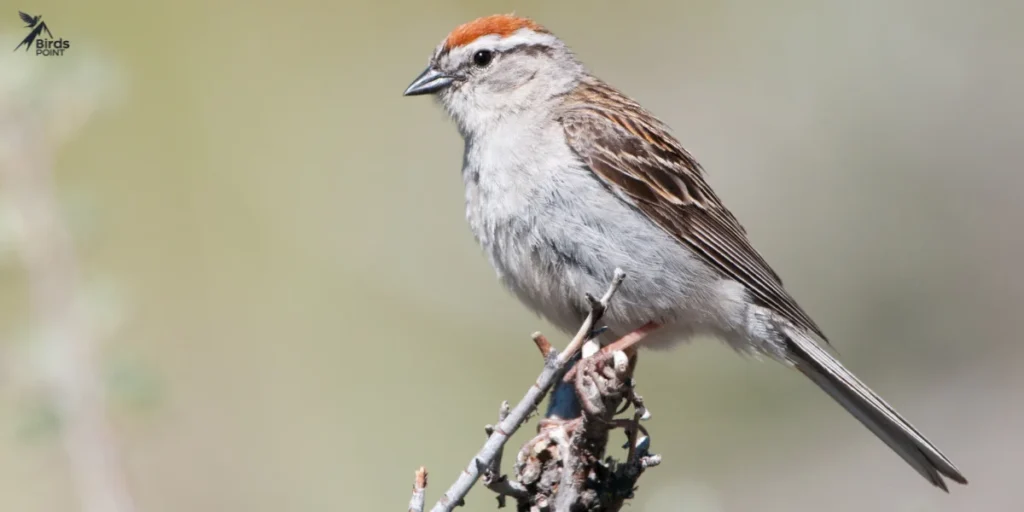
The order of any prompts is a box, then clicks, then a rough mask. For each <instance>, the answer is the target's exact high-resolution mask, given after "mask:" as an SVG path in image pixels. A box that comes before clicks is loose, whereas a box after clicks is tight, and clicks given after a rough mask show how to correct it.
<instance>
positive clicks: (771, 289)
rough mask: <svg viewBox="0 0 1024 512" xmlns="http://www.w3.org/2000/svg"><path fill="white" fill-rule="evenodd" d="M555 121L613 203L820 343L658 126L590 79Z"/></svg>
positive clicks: (696, 167) (689, 160) (691, 163)
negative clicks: (624, 205) (629, 208)
mask: <svg viewBox="0 0 1024 512" xmlns="http://www.w3.org/2000/svg"><path fill="white" fill-rule="evenodd" d="M559 121H560V122H561V123H562V126H563V127H564V129H565V135H566V138H567V140H568V142H569V145H570V147H572V149H573V150H574V151H575V152H576V153H577V154H578V155H579V157H580V158H581V159H582V160H583V161H584V162H585V163H587V165H589V167H590V169H591V170H592V171H593V172H594V174H596V175H597V176H598V178H599V179H600V180H601V181H602V182H603V183H604V184H605V185H606V186H608V187H609V188H610V189H611V190H612V191H613V192H614V193H615V194H616V195H618V196H619V197H620V198H623V199H624V200H626V201H627V202H629V203H630V204H632V205H633V206H635V207H636V208H638V209H639V210H640V211H641V212H643V213H644V214H646V215H647V216H648V217H649V218H650V219H651V220H652V221H654V222H655V223H656V224H658V225H659V226H660V227H662V228H663V229H665V230H666V231H668V232H669V233H671V234H672V235H673V236H675V237H676V238H677V239H678V240H679V241H680V242H681V243H683V244H684V245H686V246H687V247H688V248H690V249H691V250H693V252H694V253H696V254H697V255H698V256H699V257H700V258H701V259H702V260H703V261H704V262H706V263H707V264H708V265H710V266H711V267H713V268H715V269H717V270H718V271H719V272H721V273H722V275H723V276H727V277H728V278H729V279H733V280H735V281H738V282H740V283H742V284H743V285H744V286H745V287H746V288H747V290H749V293H750V294H751V295H752V297H753V299H754V300H755V301H756V302H757V303H759V304H761V305H763V306H766V307H769V308H771V309H773V310H774V311H776V312H778V313H779V314H781V315H782V316H783V317H784V318H786V319H787V320H789V321H790V322H792V323H793V324H794V325H795V326H797V327H800V328H803V329H806V330H809V331H811V332H813V333H815V334H817V335H818V336H820V337H821V338H822V340H825V336H824V334H822V332H821V329H820V328H818V326H817V325H816V324H815V323H814V321H813V320H811V318H810V317H809V316H808V315H807V313H805V312H804V310H803V309H801V308H800V306H799V305H798V304H797V303H796V301H794V300H793V298H792V297H790V296H789V294H788V293H787V292H786V290H785V289H784V288H783V287H782V280H781V279H779V276H778V275H777V274H776V273H775V272H774V271H773V270H772V269H771V267H770V266H769V265H768V263H767V262H765V260H764V258H762V257H761V255H760V254H759V253H758V252H757V251H756V250H755V249H754V248H753V246H751V245H750V241H749V240H748V239H747V234H746V231H745V230H744V229H743V226H741V225H740V223H739V222H738V221H737V220H736V218H735V217H733V215H732V213H730V212H729V210H727V209H726V208H725V206H723V205H722V202H721V201H720V200H719V199H718V196H716V195H715V193H714V191H712V190H711V188H710V187H709V186H708V184H707V182H706V181H705V180H704V177H703V174H702V173H703V171H702V170H701V168H700V164H698V163H697V161H696V160H694V159H693V157H692V156H690V154H689V153H687V152H686V150H685V149H683V147H682V146H681V145H680V144H679V142H678V141H676V140H675V138H673V137H672V136H671V135H670V134H669V133H668V129H667V127H665V126H664V125H663V124H662V123H661V122H659V121H658V120H657V119H656V118H654V117H653V116H651V115H650V114H649V113H647V112H646V111H645V110H643V108H642V107H640V105H638V104H637V103H635V102H633V101H632V100H630V99H628V98H626V97H625V96H623V95H622V94H621V93H619V92H618V91H615V90H614V89H612V88H611V87H609V86H607V85H605V84H603V83H601V82H598V81H597V80H593V79H592V80H590V81H588V82H586V83H584V84H582V85H581V86H580V88H579V90H578V91H577V92H576V93H575V94H574V95H573V96H572V97H570V98H567V103H566V108H565V111H564V112H562V113H561V114H560V115H559ZM826 341H827V340H826Z"/></svg>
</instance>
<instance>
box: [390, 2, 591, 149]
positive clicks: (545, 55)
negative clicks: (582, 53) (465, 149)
mask: <svg viewBox="0 0 1024 512" xmlns="http://www.w3.org/2000/svg"><path fill="white" fill-rule="evenodd" d="M582 75H583V67H582V66H581V65H580V63H579V62H578V61H577V60H576V58H575V57H574V56H573V54H572V52H571V51H570V50H569V49H568V48H567V47H566V45H565V44H564V43H562V41H561V40H559V39H558V38H556V37H555V36H554V35H552V34H551V33H550V32H548V31H547V30H546V29H544V28H543V27H541V26H540V25H538V24H537V23H536V22H534V21H532V20H530V19H527V18H520V17H516V16H512V15H494V16H487V17H484V18H480V19H477V20H474V21H471V22H469V23H466V24H463V25H460V26H459V27H456V28H455V30H453V31H452V32H451V33H450V34H448V36H447V37H445V39H444V40H443V41H441V44H440V45H438V46H437V49H436V50H434V53H433V55H432V56H431V57H430V63H429V65H428V66H427V69H426V70H425V71H423V73H422V74H420V76H418V77H417V78H416V79H415V80H414V81H413V82H412V84H410V85H409V87H408V88H407V89H406V90H405V95H406V96H413V95H421V94H433V95H435V96H436V97H437V98H438V99H439V100H440V102H441V104H442V105H444V107H445V109H446V110H447V111H448V113H449V114H450V115H451V116H452V118H453V119H455V121H456V122H457V123H458V124H459V127H460V129H461V130H462V132H463V134H464V135H472V134H474V133H475V132H477V131H479V130H483V129H486V128H487V127H489V126H493V125H495V124H497V123H501V122H502V121H503V120H507V119H510V118H514V117H516V116H517V115H520V114H524V113H525V114H530V113H534V112H539V111H541V110H542V109H543V107H544V105H545V103H546V102H550V101H551V100H552V99H554V98H557V97H558V96H561V95H563V94H565V93H567V92H569V91H570V90H571V89H572V88H573V87H574V86H575V85H576V84H577V82H578V81H579V79H580V77H581V76H582Z"/></svg>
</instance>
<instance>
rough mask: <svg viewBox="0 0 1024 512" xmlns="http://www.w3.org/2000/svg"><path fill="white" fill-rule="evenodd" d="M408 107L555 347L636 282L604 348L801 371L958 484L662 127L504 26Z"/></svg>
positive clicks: (561, 55)
mask: <svg viewBox="0 0 1024 512" xmlns="http://www.w3.org/2000/svg"><path fill="white" fill-rule="evenodd" d="M404 95H405V96H419V95H431V96H433V97H434V98H436V100H437V102H438V103H440V105H441V107H442V108H443V109H444V110H445V111H446V112H447V114H448V115H449V117H450V118H451V119H452V120H453V121H454V123H455V125H456V127H457V129H458V131H459V133H460V135H461V136H462V138H463V140H464V143H465V145H464V153H463V165H462V179H463V182H464V185H465V203H466V219H467V220H468V223H469V226H470V229H471V231H472V233H473V235H474V237H475V238H476V240H477V242H478V243H479V244H480V246H481V247H482V249H483V252H484V253H485V254H486V256H487V258H488V259H489V261H490V263H491V265H492V266H493V267H494V269H495V271H496V272H497V275H498V279H499V281H500V282H501V283H503V284H504V285H505V287H507V288H508V290H510V291H511V293H512V294H513V295H515V296H516V297H517V298H518V299H519V300H520V301H521V302H522V303H523V304H524V305H526V306H527V307H528V308H530V309H532V310H533V311H534V312H536V313H538V314H539V315H541V316H542V317H543V318H546V319H547V320H549V321H550V322H552V323H553V324H554V325H555V326H557V327H558V328H559V329H561V330H562V331H564V332H567V333H569V332H573V331H574V330H575V329H576V328H578V326H579V325H580V324H581V322H582V321H583V320H584V319H585V318H586V316H587V314H588V312H589V303H588V302H587V300H586V299H585V298H584V294H585V292H587V291H592V290H601V289H603V288H604V286H605V285H606V284H607V283H608V282H610V281H611V280H612V279H613V275H615V273H616V269H622V270H623V271H625V273H626V274H627V275H628V276H629V277H628V278H627V279H626V280H625V281H624V282H623V283H622V285H621V287H620V288H619V290H618V293H617V295H616V300H615V303H614V306H613V307H611V308H609V309H608V310H607V311H606V312H605V315H604V317H603V318H602V321H603V322H604V323H605V324H606V331H605V332H604V333H603V334H602V336H604V337H605V338H606V339H607V340H620V341H618V342H615V343H621V342H623V341H625V340H629V343H630V344H634V343H635V344H637V345H636V346H637V347H645V348H651V349H659V348H666V347H673V346H675V345H678V344H680V343H681V342H685V341H688V340H690V339H692V338H694V337H695V336H698V335H705V336H712V337H716V338H719V339H721V340H723V341H725V342H726V343H727V344H728V345H730V346H731V347H733V348H734V349H736V350H737V351H739V352H741V353H747V354H753V355H757V356H760V357H762V358H767V359H773V360H776V361H778V362H781V363H782V364H784V365H786V366H788V367H790V368H794V369H796V370H797V371H799V372H800V373H802V374H803V375H805V376H806V377H807V378H809V379H810V380H811V381H812V382H813V383H814V384H816V385H817V386H818V387H820V388H821V389H822V390H824V391H825V393H827V394H828V395H829V396H831V397H832V398H833V399H835V400H836V401H837V402H838V403H839V404H840V405H841V406H842V407H843V408H845V409H846V410H847V411H848V412H849V413H851V414H852V415H853V416H854V417H855V418H856V419H857V420H859V421H860V422H861V423H862V424H864V426H866V427H867V428H868V429H869V430H870V431H871V432H873V433H874V434H875V435H876V436H878V437H879V438H880V439H881V440H882V441H883V442H885V443H886V444H887V445H888V446H889V447H890V448H891V449H892V450H893V451H895V452H896V453H897V454H898V455H899V456H900V457H902V458H903V460H905V461H906V462H907V463H908V464H909V465H910V466H912V467H913V468H914V469H915V470H916V471H917V472H918V473H920V474H921V476H923V477H924V478H925V479H926V480H928V482H930V483H931V484H932V485H934V486H936V487H938V488H940V489H942V490H944V491H946V492H949V489H948V486H947V484H946V480H945V479H949V480H952V481H954V482H958V483H960V484H966V483H967V479H966V478H965V477H964V476H963V474H962V473H961V472H960V470H959V469H957V468H956V466H954V465H953V463H952V462H951V461H950V460H949V459H948V458H947V457H946V456H945V455H943V454H942V452H940V451H939V449H938V448H936V447H935V446H934V445H933V444H932V443H931V442H930V441H928V439H926V438H925V437H924V436H923V435H922V434H921V433H920V432H919V431H918V430H917V429H916V428H915V427H913V426H912V425H911V424H910V423H909V422H908V421H907V420H905V419H904V418H903V417H902V416H901V415H900V414H899V413H898V412H896V410H895V409H893V408H892V407H891V406H890V405H889V404H887V403H886V402H885V401H884V400H883V399H882V398H881V397H879V396H878V395H877V394H876V393H875V392H874V391H872V390H871V389H870V388H868V387H867V386H866V385H865V384H864V383H863V382H861V381H860V380H859V379H858V378H857V377H856V376H854V375H853V373H851V372H850V371H849V370H847V369H846V368H845V367H844V366H843V365H842V364H841V363H840V362H839V360H838V359H837V358H836V357H835V356H833V353H832V351H831V350H830V345H829V341H828V339H827V338H826V337H825V334H824V333H823V332H822V329H821V328H820V327H819V326H818V325H817V324H816V323H815V322H814V320H812V319H811V317H810V316H809V315H808V314H807V313H806V312H805V311H804V309H803V308H801V307H800V306H799V305H798V304H797V302H796V301H795V300H794V299H793V297H792V296H791V295H790V294H789V293H788V292H787V291H786V289H785V288H784V287H783V285H782V280H781V279H780V278H779V276H778V274H776V272H775V271H774V270H772V268H771V267H770V266H769V265H768V263H767V262H766V261H765V259H764V258H763V257H762V256H761V254H760V253H759V252H758V251H757V250H756V249H754V247H753V245H752V244H751V242H750V240H749V238H748V235H747V232H746V230H745V229H744V227H743V226H742V225H741V224H740V223H739V221H738V220H737V219H736V217H735V216H734V215H733V214H732V213H731V212H730V211H729V210H728V209H727V208H726V207H725V205H724V204H723V203H722V201H721V200H720V199H719V197H718V195H717V194H716V193H715V192H714V190H712V188H711V186H710V185H709V184H708V182H707V179H706V174H705V171H704V170H703V168H702V167H701V165H700V164H699V163H698V162H697V160H696V159H695V158H694V157H693V156H692V155H691V153H689V152H688V151H687V150H686V149H684V148H683V146H682V145H681V144H680V142H679V141H678V140H677V139H676V138H675V137H674V136H673V135H672V133H671V131H670V129H669V128H668V126H667V125H666V124H665V123H663V122H662V121H661V120H659V119H658V118H657V117H655V116H654V115H653V114H651V113H650V112H649V111H647V110H646V109H645V108H644V107H642V106H641V105H640V104H639V103H638V102H636V101H635V100H633V99H631V98H630V97H628V96H626V95H625V94H624V93H622V92H620V91H619V90H618V89H616V88H614V87H612V86H611V85H609V84H607V83H606V82H604V81H602V80H601V79H600V78H598V77H596V76H594V75H593V74H592V73H591V72H590V71H589V70H588V69H587V68H586V67H585V66H584V65H583V64H582V63H581V61H580V60H579V59H578V58H577V57H576V55H575V53H574V52H573V51H572V50H571V49H570V48H569V47H568V45H567V44H566V43H564V42H563V41H562V40H561V39H559V38H558V37H557V36H555V35H554V34H553V33H552V32H550V31H549V30H547V29H546V28H545V27H544V26H542V25H540V24H539V23H537V22H536V21H534V20H532V19H529V18H525V17H520V16H516V15H513V14H498V15H492V16H485V17H482V18H479V19H476V20H473V21H470V22H468V23H464V24H462V25H460V26H458V27H456V28H455V29H454V30H452V31H451V32H450V33H449V34H448V35H447V36H446V37H445V38H444V39H443V40H442V41H441V43H440V44H438V45H437V46H436V48H435V49H434V51H433V53H432V54H431V56H430V58H429V63H428V66H427V68H426V69H425V70H424V71H423V72H422V73H421V74H420V75H419V76H417V77H416V78H415V79H414V80H413V81H412V83H411V84H410V85H409V86H408V87H407V88H406V89H405V92H404Z"/></svg>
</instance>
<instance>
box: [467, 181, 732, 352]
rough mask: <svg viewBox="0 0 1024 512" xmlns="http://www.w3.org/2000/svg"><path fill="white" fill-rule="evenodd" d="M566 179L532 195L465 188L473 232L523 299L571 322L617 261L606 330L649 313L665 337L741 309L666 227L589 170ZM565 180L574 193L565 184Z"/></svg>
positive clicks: (560, 323)
mask: <svg viewBox="0 0 1024 512" xmlns="http://www.w3.org/2000/svg"><path fill="white" fill-rule="evenodd" d="M562 178H563V180H562V181H564V180H565V179H566V177H565V176H564V175H563V176H562ZM568 179H579V181H578V182H575V183H573V184H572V185H573V186H572V187H566V186H565V185H564V183H562V184H555V185H553V186H550V187H545V186H539V187H536V188H535V189H534V190H533V191H532V192H531V197H518V198H517V197H508V194H507V193H506V194H504V195H495V194H493V193H486V192H484V193H480V192H481V191H473V190H467V217H468V219H469V222H470V226H471V227H472V229H473V232H474V234H475V235H476V237H477V240H478V241H479V242H480V244H481V246H482V247H483V248H484V250H485V252H486V253H487V255H488V257H489V259H490V261H491V264H492V265H493V266H494V268H495V270H496V271H497V273H498V276H499V278H500V280H501V282H502V283H504V285H505V286H506V287H508V289H509V290H510V291H512V293H513V294H515V295H516V297H518V298H519V300H520V301H522V302H523V303H524V304H525V305H526V306H527V307H529V308H530V309H532V310H534V311H536V312H537V313H539V314H540V315H542V316H543V317H545V318H547V319H548V320H549V321H551V322H552V323H553V324H555V325H556V326H557V327H558V328H560V329H562V330H563V331H566V332H572V331H575V330H576V329H578V327H579V325H580V323H581V322H582V321H583V319H584V318H585V317H586V314H587V312H588V310H589V306H588V303H587V301H586V300H585V298H584V294H586V293H590V294H592V295H594V296H600V295H601V294H602V293H604V291H605V290H606V289H607V287H608V284H609V283H610V282H611V280H612V276H613V275H614V272H615V269H616V268H621V269H622V270H624V271H625V272H626V275H627V277H626V280H625V282H624V283H623V284H622V286H621V288H620V289H619V291H618V294H617V295H616V297H615V299H614V300H613V305H612V307H611V308H610V309H609V311H608V312H607V313H606V315H605V317H604V319H603V323H605V324H607V325H608V327H609V337H611V336H618V335H622V334H625V333H628V332H630V331H632V330H633V329H636V328H638V327H640V326H642V325H644V324H647V323H649V322H656V323H659V324H663V325H665V326H666V329H665V330H664V333H665V334H662V335H660V336H658V337H659V338H665V340H666V341H669V340H670V339H671V340H673V341H678V340H681V339H685V338H688V337H690V336H692V335H693V334H699V333H701V332H712V333H714V334H719V333H720V331H722V329H721V327H722V326H728V325H730V324H732V323H734V322H735V321H736V320H737V318H735V317H737V315H741V314H742V312H741V311H738V310H737V308H740V307H741V306H742V305H741V304H740V302H742V297H739V296H737V297H731V295H734V294H735V293H736V292H735V290H729V289H728V288H729V282H727V281H723V280H721V279H720V278H719V277H718V276H717V274H715V273H714V272H713V271H712V270H711V269H710V268H708V267H707V266H706V265H705V264H703V263H702V262H700V261H699V260H697V259H696V258H695V257H694V256H693V255H692V253H691V252H690V251H689V250H688V249H687V248H686V247H684V246H683V245H682V244H681V243H679V242H678V241H677V240H676V239H674V238H673V237H671V235H669V234H668V233H666V232H665V231H664V230H662V229H661V228H660V227H658V226H657V225H655V224H654V223H653V222H651V221H650V220H648V219H647V218H645V217H643V216H641V215H640V214H639V213H637V211H636V210H634V209H633V208H632V207H631V206H630V205H628V204H626V203H625V202H624V201H623V200H621V199H619V198H618V197H616V196H614V195H612V194H611V193H609V192H607V189H605V188H603V187H602V186H601V185H600V183H598V182H597V181H596V180H595V179H593V178H592V176H591V175H590V174H589V172H588V173H587V174H586V175H579V176H576V175H572V174H570V175H569V176H568ZM570 189H571V190H573V192H574V193H573V194H567V193H565V192H564V191H566V190H570ZM505 192H508V191H505ZM510 205H516V206H515V207H510ZM738 293H739V294H740V295H741V294H742V291H739V292H738ZM732 298H735V300H732V301H731V299H732Z"/></svg>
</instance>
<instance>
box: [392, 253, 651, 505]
mask: <svg viewBox="0 0 1024 512" xmlns="http://www.w3.org/2000/svg"><path fill="white" fill-rule="evenodd" d="M625 277H626V275H625V273H624V272H623V271H622V270H620V269H616V271H615V276H614V278H613V279H612V282H611V284H610V285H609V286H608V289H607V291H605V293H604V295H603V296H602V297H601V298H600V299H596V298H594V297H593V296H591V295H590V294H587V296H586V297H587V300H588V302H589V303H590V313H589V314H588V315H587V318H586V320H584V322H583V325H581V326H580V329H579V331H578V332H577V333H576V335H575V336H574V337H573V339H572V341H570V343H569V345H568V346H567V347H566V348H565V350H563V351H562V352H558V351H556V350H554V349H553V348H552V347H551V344H550V343H549V342H548V340H547V338H545V337H544V335H542V334H540V333H536V334H534V336H533V341H534V343H535V344H536V345H537V348H538V349H540V352H541V355H542V356H543V357H544V368H543V370H542V371H541V373H540V376H539V377H537V380H536V382H535V383H534V384H533V386H531V387H530V389H529V390H528V391H527V392H526V394H525V396H523V398H522V400H520V401H519V403H517V404H516V405H515V407H512V408H510V407H509V404H508V402H504V403H502V405H501V407H500V409H499V413H498V423H497V425H496V426H491V425H488V426H487V427H485V432H486V434H487V441H486V442H485V443H484V446H483V447H482V448H481V449H480V451H479V452H477V454H476V455H475V456H474V457H473V459H472V460H471V461H470V463H469V465H468V466H467V467H466V469H464V470H463V471H462V473H461V474H460V475H459V476H458V478H457V479H456V480H455V482H454V483H453V484H452V485H451V487H449V488H448V490H447V491H446V492H445V493H444V495H443V496H442V497H441V499H440V500H439V501H438V502H437V504H435V505H434V507H433V508H432V509H431V512H442V511H451V510H454V509H455V508H456V507H458V506H459V505H462V504H464V502H463V500H464V498H465V497H466V495H467V494H468V493H469V490H470V489H471V488H472V487H473V485H474V484H475V483H476V481H477V480H478V479H480V478H481V477H483V479H484V484H485V485H486V486H487V487H488V488H489V489H491V490H492V491H494V492H495V493H497V495H498V507H499V508H501V507H503V506H505V497H506V496H510V497H512V498H513V499H515V500H516V503H517V510H521V511H538V512H543V511H548V510H557V511H562V510H566V511H567V510H570V509H572V510H611V511H614V510H619V509H620V508H621V506H622V504H623V503H624V502H625V500H626V499H628V498H631V497H632V495H633V490H634V488H635V484H636V481H637V479H638V478H639V476H640V474H641V473H642V472H643V470H644V469H646V468H647V467H651V466H655V465H657V464H658V463H659V462H660V457H658V456H657V455H650V454H649V453H648V452H647V448H648V446H649V445H650V441H649V438H648V437H647V436H646V431H645V429H644V428H643V427H641V426H640V423H639V422H640V420H642V419H646V418H647V417H648V416H649V415H648V414H647V412H646V409H645V408H644V406H643V401H642V399H641V398H640V397H639V396H638V395H636V393H635V392H634V390H633V379H632V374H633V370H634V368H635V364H636V358H635V355H634V356H627V355H626V354H625V353H624V352H621V351H615V352H611V353H604V352H597V353H595V354H593V355H591V356H590V357H586V358H584V359H582V360H579V361H578V362H576V361H577V358H576V355H577V353H578V352H580V350H581V348H582V347H583V346H584V344H585V343H587V342H588V341H591V340H593V339H594V338H596V336H597V335H598V334H599V333H600V329H596V327H597V325H598V322H600V320H601V317H602V316H603V315H604V312H605V310H606V309H607V308H608V306H609V304H610V303H611V300H612V297H614V295H615V293H616V291H617V290H618V289H619V286H620V285H621V284H622V281H623V280H624V279H625ZM587 352H594V351H587ZM574 362H575V365H576V366H575V371H573V372H572V374H571V375H568V376H566V372H567V370H568V369H569V368H570V367H572V366H573V364H574ZM563 378H565V380H566V381H567V382H562V383H561V385H560V386H558V389H559V392H557V393H552V404H551V407H550V408H549V415H548V418H546V419H545V420H542V422H541V423H540V425H539V426H538V434H537V435H536V436H535V437H534V438H533V439H531V440H530V441H529V442H527V443H526V445H524V447H523V448H522V450H521V451H520V452H519V454H518V456H517V459H516V465H515V473H516V475H515V476H516V478H515V479H514V480H513V479H510V478H508V477H507V476H505V475H502V474H501V458H502V451H503V448H504V446H505V443H506V442H507V441H508V439H509V438H510V437H511V436H512V435H513V434H514V433H515V432H516V431H517V430H518V429H519V427H520V426H522V425H523V423H525V422H526V420H527V419H528V418H529V416H530V415H531V414H532V413H533V412H534V411H535V410H536V408H537V406H538V405H539V404H540V402H541V401H542V400H543V398H544V396H545V395H546V394H548V392H549V391H550V390H551V389H552V387H554V385H555V384H556V383H559V382H560V381H562V380H563ZM566 390H568V392H567V391H566ZM566 401H573V402H577V403H573V404H564V403H556V402H566ZM623 401H625V402H626V407H628V406H630V405H632V406H633V407H634V409H635V414H634V416H633V418H631V419H623V420H616V419H615V418H614V416H615V415H616V414H617V413H621V412H622V411H623V410H625V408H626V407H622V408H621V410H620V406H621V405H622V403H623ZM566 410H581V412H582V415H580V416H578V417H565V415H563V414H555V412H556V411H566ZM615 428H623V429H624V430H625V431H626V433H627V439H628V443H627V449H628V452H627V459H626V461H625V462H624V463H619V462H616V461H614V460H612V459H611V458H608V459H605V457H604V453H605V446H606V445H607V442H608V434H609V431H610V430H612V429H615ZM641 433H643V435H642V436H641ZM425 487H426V472H425V470H424V469H423V468H420V470H419V471H417V473H416V481H415V484H414V486H413V497H412V499H411V500H410V502H409V511H410V512H423V510H424V509H423V507H424V504H425V498H424V492H425Z"/></svg>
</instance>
